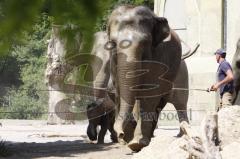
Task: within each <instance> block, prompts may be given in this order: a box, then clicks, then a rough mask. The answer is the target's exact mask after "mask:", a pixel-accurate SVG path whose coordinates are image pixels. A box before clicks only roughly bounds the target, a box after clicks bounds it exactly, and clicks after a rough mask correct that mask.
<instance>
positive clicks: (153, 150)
mask: <svg viewBox="0 0 240 159" xmlns="http://www.w3.org/2000/svg"><path fill="white" fill-rule="evenodd" d="M184 144H185V140H184V139H182V138H175V137H172V136H166V135H160V136H157V137H155V138H153V139H152V141H151V143H150V145H149V146H148V147H145V148H143V149H142V150H141V151H140V152H139V153H137V154H135V155H134V156H133V159H146V158H147V159H186V158H188V153H187V152H185V151H184V150H183V149H181V148H180V146H183V145H184Z"/></svg>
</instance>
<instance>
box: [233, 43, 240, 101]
mask: <svg viewBox="0 0 240 159" xmlns="http://www.w3.org/2000/svg"><path fill="white" fill-rule="evenodd" d="M232 68H233V75H234V88H235V95H234V98H233V105H240V93H239V90H240V39H239V40H238V42H237V48H236V52H235V54H234V56H233V61H232Z"/></svg>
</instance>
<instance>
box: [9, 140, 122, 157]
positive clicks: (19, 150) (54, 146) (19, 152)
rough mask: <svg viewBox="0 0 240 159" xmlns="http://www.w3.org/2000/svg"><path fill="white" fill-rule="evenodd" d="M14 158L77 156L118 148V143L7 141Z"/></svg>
mask: <svg viewBox="0 0 240 159" xmlns="http://www.w3.org/2000/svg"><path fill="white" fill-rule="evenodd" d="M6 145H7V148H8V149H9V151H10V153H11V156H9V157H7V158H8V159H12V158H14V159H15V158H18V159H20V158H24V159H27V158H42V157H43V158H44V157H57V158H58V157H59V158H62V157H70V158H71V157H73V158H74V157H76V155H77V154H86V153H90V152H96V151H108V150H110V149H118V148H119V145H118V144H113V143H107V144H91V143H86V142H85V141H84V140H76V141H56V142H48V143H13V142H7V144H6Z"/></svg>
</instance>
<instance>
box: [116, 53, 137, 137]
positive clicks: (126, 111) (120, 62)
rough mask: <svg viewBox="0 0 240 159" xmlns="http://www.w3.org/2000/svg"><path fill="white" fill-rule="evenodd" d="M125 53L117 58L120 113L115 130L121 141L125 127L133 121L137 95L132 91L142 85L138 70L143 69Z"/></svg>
mask: <svg viewBox="0 0 240 159" xmlns="http://www.w3.org/2000/svg"><path fill="white" fill-rule="evenodd" d="M126 57H127V56H126V54H124V53H119V54H118V57H117V76H118V84H119V86H118V89H119V94H120V100H119V104H120V107H119V112H118V116H117V119H116V122H115V124H114V129H115V130H116V132H117V134H118V138H119V139H120V140H121V139H123V138H124V127H125V125H126V124H127V123H128V122H129V120H133V115H132V111H133V107H134V104H135V100H136V96H137V93H136V91H134V90H132V88H133V87H134V86H138V85H139V84H140V79H139V77H138V76H137V70H139V69H141V63H140V62H136V61H138V60H136V59H138V58H137V57H129V56H128V57H127V58H126Z"/></svg>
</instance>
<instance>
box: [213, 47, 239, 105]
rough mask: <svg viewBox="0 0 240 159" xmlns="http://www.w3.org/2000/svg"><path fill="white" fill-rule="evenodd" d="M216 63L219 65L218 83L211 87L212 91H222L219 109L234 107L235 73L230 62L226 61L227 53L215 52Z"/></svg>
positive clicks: (222, 51) (220, 50) (219, 50)
mask: <svg viewBox="0 0 240 159" xmlns="http://www.w3.org/2000/svg"><path fill="white" fill-rule="evenodd" d="M215 55H216V61H217V63H219V66H218V70H217V78H218V82H217V83H215V84H214V85H212V86H211V89H210V90H211V91H217V90H218V89H220V107H219V109H221V108H223V107H226V106H229V105H232V98H233V92H234V91H233V90H234V87H233V72H232V67H231V65H230V64H229V62H227V61H226V59H225V58H226V51H225V50H224V49H218V50H217V51H216V52H215Z"/></svg>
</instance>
